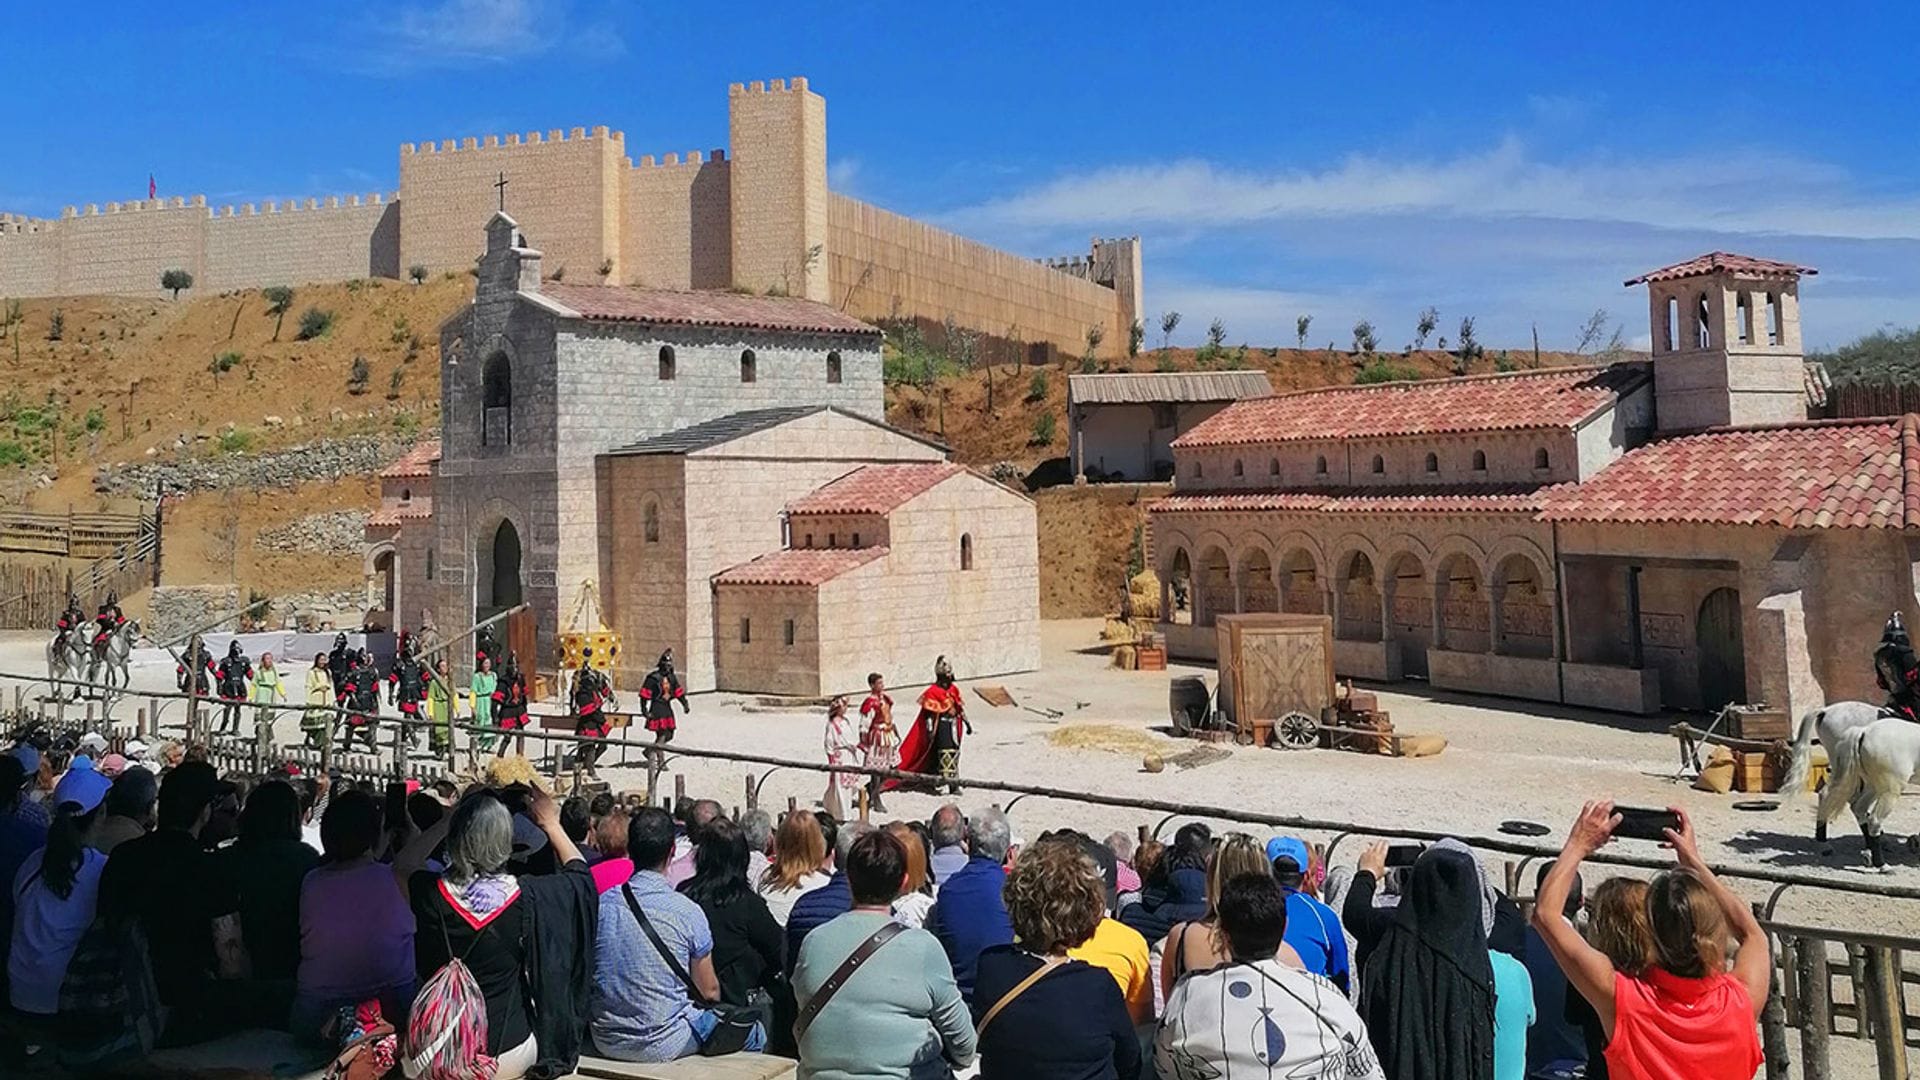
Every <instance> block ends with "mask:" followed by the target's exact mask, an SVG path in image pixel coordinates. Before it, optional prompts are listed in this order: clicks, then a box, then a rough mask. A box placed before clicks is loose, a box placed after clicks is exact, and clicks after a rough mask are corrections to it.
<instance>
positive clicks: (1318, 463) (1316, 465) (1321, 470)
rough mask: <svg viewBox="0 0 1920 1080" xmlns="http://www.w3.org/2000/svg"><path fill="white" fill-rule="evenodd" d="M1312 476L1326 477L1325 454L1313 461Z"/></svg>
mask: <svg viewBox="0 0 1920 1080" xmlns="http://www.w3.org/2000/svg"><path fill="white" fill-rule="evenodd" d="M1313 475H1315V476H1325V475H1327V456H1326V455H1325V454H1322V455H1320V456H1319V457H1317V458H1314V459H1313Z"/></svg>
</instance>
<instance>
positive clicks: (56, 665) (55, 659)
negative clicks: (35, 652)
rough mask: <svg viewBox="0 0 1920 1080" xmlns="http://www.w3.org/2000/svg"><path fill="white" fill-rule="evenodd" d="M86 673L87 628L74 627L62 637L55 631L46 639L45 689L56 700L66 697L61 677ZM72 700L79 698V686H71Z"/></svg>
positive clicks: (70, 677)
mask: <svg viewBox="0 0 1920 1080" xmlns="http://www.w3.org/2000/svg"><path fill="white" fill-rule="evenodd" d="M86 674H87V629H86V627H75V628H73V629H72V630H69V631H67V632H66V634H65V636H64V637H63V636H62V635H61V634H59V633H58V632H56V633H55V634H54V635H53V637H51V638H49V639H47V689H48V690H50V691H52V693H53V697H54V699H55V700H56V701H58V700H62V699H66V698H67V691H66V689H65V688H63V687H62V686H61V684H60V680H62V679H80V678H83V677H85V676H86ZM70 700H73V701H79V700H80V688H79V687H78V686H76V687H73V697H72V698H71V699H70Z"/></svg>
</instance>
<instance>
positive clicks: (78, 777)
mask: <svg viewBox="0 0 1920 1080" xmlns="http://www.w3.org/2000/svg"><path fill="white" fill-rule="evenodd" d="M111 787H113V781H111V780H109V779H107V778H106V777H105V776H103V775H101V774H100V773H99V772H97V771H95V770H93V769H90V768H89V769H69V770H67V775H65V776H63V777H61V778H60V782H59V783H58V784H55V785H54V786H53V800H52V802H53V805H54V806H55V807H59V806H62V805H65V804H67V803H72V804H74V805H75V806H78V807H79V809H78V810H77V811H75V812H76V813H80V814H90V813H92V812H93V811H94V810H95V809H97V808H98V807H99V806H100V802H101V800H103V799H105V798H106V797H107V789H108V788H111Z"/></svg>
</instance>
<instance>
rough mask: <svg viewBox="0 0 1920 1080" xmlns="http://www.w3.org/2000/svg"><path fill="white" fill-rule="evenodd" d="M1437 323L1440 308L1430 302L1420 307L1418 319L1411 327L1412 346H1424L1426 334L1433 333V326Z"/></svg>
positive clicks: (1420, 347)
mask: <svg viewBox="0 0 1920 1080" xmlns="http://www.w3.org/2000/svg"><path fill="white" fill-rule="evenodd" d="M1439 325H1440V309H1439V308H1436V307H1434V306H1432V305H1431V304H1429V305H1428V306H1426V307H1425V308H1422V309H1421V311H1420V321H1419V322H1418V323H1415V324H1414V328H1413V347H1414V348H1416V349H1424V348H1426V347H1427V338H1428V336H1430V335H1431V334H1432V333H1433V328H1434V327H1436V326H1439Z"/></svg>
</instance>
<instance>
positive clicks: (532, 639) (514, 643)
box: [505, 608, 546, 690]
mask: <svg viewBox="0 0 1920 1080" xmlns="http://www.w3.org/2000/svg"><path fill="white" fill-rule="evenodd" d="M505 636H506V641H507V648H508V649H510V650H512V652H513V655H514V656H515V658H517V659H518V660H519V661H520V670H521V671H523V672H525V673H526V674H527V676H528V680H529V682H531V679H532V676H533V675H534V673H536V672H538V671H541V670H542V663H541V661H542V660H544V659H546V658H545V657H542V656H541V655H540V654H539V652H538V650H539V647H540V644H539V643H540V618H539V615H538V614H537V613H536V612H535V611H534V610H533V609H532V608H527V609H526V610H525V611H520V612H516V613H514V614H512V615H509V616H507V632H506V635H505ZM527 689H529V690H531V689H533V688H532V686H531V685H529V686H528V688H527Z"/></svg>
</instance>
